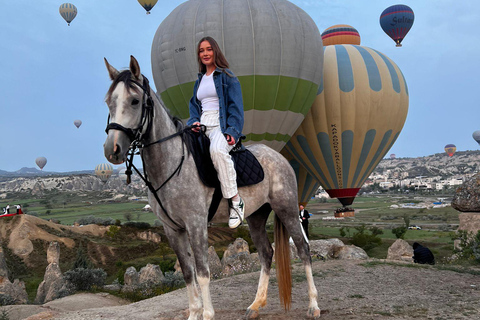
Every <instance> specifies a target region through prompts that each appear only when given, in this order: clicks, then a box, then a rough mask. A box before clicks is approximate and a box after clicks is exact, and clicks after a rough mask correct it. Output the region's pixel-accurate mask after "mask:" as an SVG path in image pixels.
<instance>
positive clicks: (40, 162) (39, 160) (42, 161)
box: [35, 157, 47, 170]
mask: <svg viewBox="0 0 480 320" xmlns="http://www.w3.org/2000/svg"><path fill="white" fill-rule="evenodd" d="M35 163H36V164H37V166H38V167H39V168H40V170H43V167H45V165H46V164H47V158H45V157H38V158H37V159H35Z"/></svg>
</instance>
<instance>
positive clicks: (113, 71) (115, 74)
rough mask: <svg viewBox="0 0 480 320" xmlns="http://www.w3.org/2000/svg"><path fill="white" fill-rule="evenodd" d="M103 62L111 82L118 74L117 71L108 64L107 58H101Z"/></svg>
mask: <svg viewBox="0 0 480 320" xmlns="http://www.w3.org/2000/svg"><path fill="white" fill-rule="evenodd" d="M103 60H105V65H106V66H107V70H108V74H109V76H110V79H111V80H112V81H113V80H114V79H115V78H116V77H117V76H118V74H119V72H118V70H117V69H115V68H114V67H112V66H111V65H110V63H108V61H107V58H103Z"/></svg>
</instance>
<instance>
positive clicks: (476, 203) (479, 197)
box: [452, 173, 480, 212]
mask: <svg viewBox="0 0 480 320" xmlns="http://www.w3.org/2000/svg"><path fill="white" fill-rule="evenodd" d="M452 208H454V209H455V210H458V211H461V212H480V173H477V174H475V175H474V176H472V177H471V178H470V179H468V180H466V181H465V182H464V183H463V184H462V185H461V186H460V187H458V188H457V190H456V192H455V195H454V196H453V200H452Z"/></svg>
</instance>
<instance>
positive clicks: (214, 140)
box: [200, 110, 238, 199]
mask: <svg viewBox="0 0 480 320" xmlns="http://www.w3.org/2000/svg"><path fill="white" fill-rule="evenodd" d="M218 116H219V115H218V110H207V111H204V112H202V116H201V118H200V123H201V124H204V125H205V126H206V127H207V131H206V132H205V134H206V135H207V137H208V138H209V139H210V156H211V157H212V162H213V166H214V167H215V169H216V170H217V174H218V180H220V186H221V188H222V194H223V197H224V198H226V199H230V198H232V197H233V196H235V195H236V194H237V193H238V191H237V173H236V172H235V167H234V165H233V160H232V157H231V156H230V154H229V152H230V151H231V150H232V149H233V147H234V145H229V144H228V142H227V139H226V138H225V136H224V135H223V133H222V129H220V121H219V120H218Z"/></svg>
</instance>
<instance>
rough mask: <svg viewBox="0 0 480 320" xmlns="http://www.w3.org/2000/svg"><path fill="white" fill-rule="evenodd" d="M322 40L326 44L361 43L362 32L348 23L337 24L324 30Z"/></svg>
mask: <svg viewBox="0 0 480 320" xmlns="http://www.w3.org/2000/svg"><path fill="white" fill-rule="evenodd" d="M322 41H323V45H324V46H331V45H334V44H357V45H360V34H359V33H358V31H357V29H355V28H354V27H352V26H349V25H348V24H337V25H334V26H331V27H330V28H327V29H325V31H323V33H322Z"/></svg>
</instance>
